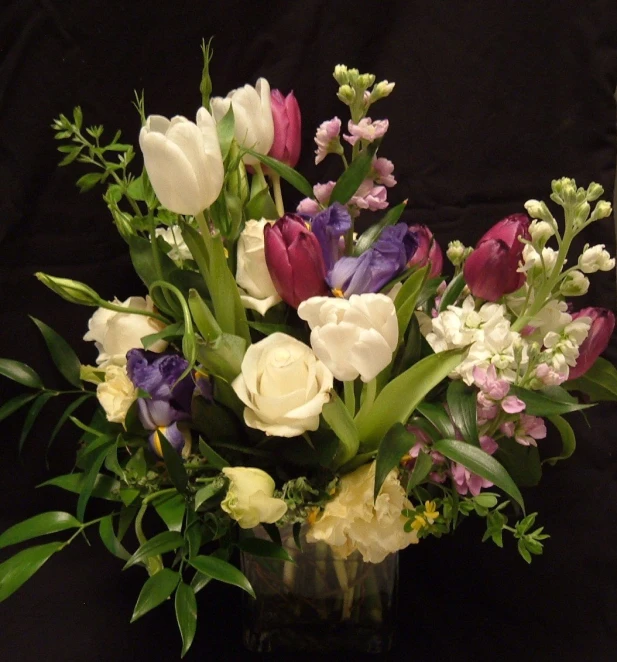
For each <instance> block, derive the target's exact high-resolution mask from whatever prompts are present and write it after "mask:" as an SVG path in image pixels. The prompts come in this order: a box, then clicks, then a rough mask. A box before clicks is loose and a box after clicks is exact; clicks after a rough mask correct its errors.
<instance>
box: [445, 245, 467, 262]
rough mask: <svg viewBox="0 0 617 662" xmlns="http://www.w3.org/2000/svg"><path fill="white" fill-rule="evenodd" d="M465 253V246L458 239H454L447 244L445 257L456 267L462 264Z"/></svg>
mask: <svg viewBox="0 0 617 662" xmlns="http://www.w3.org/2000/svg"><path fill="white" fill-rule="evenodd" d="M466 251H467V249H466V248H465V245H464V244H463V243H462V242H461V241H459V240H458V239H455V240H454V241H451V242H450V243H449V244H448V250H447V251H446V255H447V256H448V260H450V262H452V264H453V265H454V266H455V267H457V266H458V265H459V264H461V263H462V262H463V259H464V257H465V253H466Z"/></svg>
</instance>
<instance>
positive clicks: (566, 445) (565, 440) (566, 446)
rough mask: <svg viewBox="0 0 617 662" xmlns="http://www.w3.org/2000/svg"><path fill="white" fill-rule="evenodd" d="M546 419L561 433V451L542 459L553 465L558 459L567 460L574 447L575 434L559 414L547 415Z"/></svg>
mask: <svg viewBox="0 0 617 662" xmlns="http://www.w3.org/2000/svg"><path fill="white" fill-rule="evenodd" d="M547 419H548V420H549V421H550V422H551V423H552V424H553V425H554V426H555V427H556V428H557V431H558V432H559V434H560V435H561V453H560V454H559V455H556V456H555V457H548V458H546V459H545V460H543V461H542V464H544V463H545V462H546V463H548V464H550V465H551V466H554V465H555V464H557V462H559V460H567V459H568V458H569V457H570V456H571V455H572V453H574V451H575V449H576V435H575V434H574V430H573V429H572V426H571V425H570V424H569V423H568V421H566V419H565V418H562V417H561V416H547Z"/></svg>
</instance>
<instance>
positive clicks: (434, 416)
mask: <svg viewBox="0 0 617 662" xmlns="http://www.w3.org/2000/svg"><path fill="white" fill-rule="evenodd" d="M417 409H418V412H419V413H420V414H422V416H424V418H425V419H426V420H427V421H428V422H429V423H430V424H431V425H432V426H433V427H434V428H435V429H436V430H437V431H438V432H439V433H440V434H441V438H442V439H454V438H455V437H456V430H455V428H454V423H452V419H451V418H450V417H449V416H448V412H447V411H446V410H445V409H444V406H443V405H442V404H435V403H433V402H422V403H421V404H419V405H418V407H417Z"/></svg>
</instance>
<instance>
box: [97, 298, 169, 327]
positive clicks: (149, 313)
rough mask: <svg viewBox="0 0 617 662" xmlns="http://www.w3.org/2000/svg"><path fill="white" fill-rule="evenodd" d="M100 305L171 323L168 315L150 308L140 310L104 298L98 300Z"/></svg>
mask: <svg viewBox="0 0 617 662" xmlns="http://www.w3.org/2000/svg"><path fill="white" fill-rule="evenodd" d="M98 305H99V306H100V307H101V308H106V309H107V310H113V311H115V312H117V313H127V314H129V315H145V316H146V317H152V318H153V319H156V320H159V322H163V323H164V324H169V320H168V319H167V317H163V315H159V314H158V313H155V312H152V311H149V310H139V309H137V308H129V307H126V306H118V305H116V304H115V303H111V301H104V300H103V299H101V300H100V301H99V302H98Z"/></svg>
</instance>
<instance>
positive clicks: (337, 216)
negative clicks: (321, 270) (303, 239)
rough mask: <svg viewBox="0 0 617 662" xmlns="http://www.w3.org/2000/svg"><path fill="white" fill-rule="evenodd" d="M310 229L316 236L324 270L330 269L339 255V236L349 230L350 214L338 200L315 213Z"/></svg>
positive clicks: (342, 235)
mask: <svg viewBox="0 0 617 662" xmlns="http://www.w3.org/2000/svg"><path fill="white" fill-rule="evenodd" d="M311 230H312V231H313V234H314V235H315V236H316V237H317V240H318V241H319V245H320V246H321V252H322V254H323V258H324V262H325V265H326V271H330V269H332V267H333V266H334V263H335V262H336V261H337V260H338V259H339V257H340V255H341V238H342V237H344V236H345V235H346V234H347V233H348V232H349V231H350V230H351V216H350V215H349V211H347V207H344V206H343V205H341V204H340V203H338V202H335V203H334V204H333V205H331V206H330V207H328V208H327V209H324V210H323V211H322V212H319V213H318V214H316V215H315V216H314V217H313V219H312V221H311Z"/></svg>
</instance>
